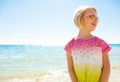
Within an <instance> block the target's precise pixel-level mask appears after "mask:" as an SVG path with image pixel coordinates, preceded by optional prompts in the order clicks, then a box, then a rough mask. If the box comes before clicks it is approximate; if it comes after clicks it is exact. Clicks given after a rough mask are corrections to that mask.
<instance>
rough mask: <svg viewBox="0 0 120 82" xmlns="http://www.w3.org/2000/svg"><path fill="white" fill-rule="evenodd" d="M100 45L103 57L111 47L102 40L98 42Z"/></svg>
mask: <svg viewBox="0 0 120 82" xmlns="http://www.w3.org/2000/svg"><path fill="white" fill-rule="evenodd" d="M100 45H101V47H102V54H103V55H104V54H106V53H107V52H109V51H110V50H111V47H110V46H109V45H108V44H107V43H106V42H105V41H104V40H100Z"/></svg>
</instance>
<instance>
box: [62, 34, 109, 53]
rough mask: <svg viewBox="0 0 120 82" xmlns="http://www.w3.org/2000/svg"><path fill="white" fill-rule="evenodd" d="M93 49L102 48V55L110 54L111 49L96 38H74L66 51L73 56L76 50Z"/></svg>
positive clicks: (66, 47)
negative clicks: (73, 51)
mask: <svg viewBox="0 0 120 82" xmlns="http://www.w3.org/2000/svg"><path fill="white" fill-rule="evenodd" d="M92 47H100V48H101V52H102V55H104V54H105V53H107V52H109V51H110V49H111V47H110V46H109V45H108V44H107V43H106V42H105V41H104V40H102V39H100V38H98V37H96V36H94V37H92V38H90V39H85V40H84V39H76V38H73V39H72V40H70V41H69V42H68V43H67V45H66V46H65V47H64V49H65V50H66V52H67V53H69V54H72V50H73V49H75V48H83V50H86V49H87V48H92Z"/></svg>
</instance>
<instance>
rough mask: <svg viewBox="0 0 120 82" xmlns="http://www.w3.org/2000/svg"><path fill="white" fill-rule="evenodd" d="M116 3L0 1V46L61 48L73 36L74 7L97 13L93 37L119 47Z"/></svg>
mask: <svg viewBox="0 0 120 82" xmlns="http://www.w3.org/2000/svg"><path fill="white" fill-rule="evenodd" d="M119 2H120V1H119V0H0V44H33V45H34V44H36V45H38V44H39V45H65V44H66V43H67V42H68V41H69V40H71V39H72V38H73V37H75V36H77V33H78V29H77V28H76V26H75V25H74V23H73V12H74V10H75V9H76V8H77V7H78V6H82V5H89V6H93V7H95V8H96V9H97V13H98V17H99V23H98V25H97V28H96V30H95V31H94V32H92V34H93V35H96V36H98V37H100V38H102V39H104V40H105V41H106V42H107V43H110V44H113V43H120V22H119V21H120V15H119V14H120V11H119V9H120V5H119Z"/></svg>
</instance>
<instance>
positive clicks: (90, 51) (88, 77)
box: [64, 36, 111, 82]
mask: <svg viewBox="0 0 120 82" xmlns="http://www.w3.org/2000/svg"><path fill="white" fill-rule="evenodd" d="M64 49H65V50H66V52H67V53H69V54H70V55H71V56H72V58H73V64H74V70H75V73H76V76H77V78H78V82H100V76H101V72H102V55H104V54H105V53H107V52H108V51H110V49H111V47H110V46H109V45H108V44H107V43H106V42H105V41H104V40H102V39H100V38H98V37H96V36H94V37H92V38H90V39H85V40H83V39H76V38H73V39H72V40H71V41H70V42H68V44H67V45H66V46H65V48H64Z"/></svg>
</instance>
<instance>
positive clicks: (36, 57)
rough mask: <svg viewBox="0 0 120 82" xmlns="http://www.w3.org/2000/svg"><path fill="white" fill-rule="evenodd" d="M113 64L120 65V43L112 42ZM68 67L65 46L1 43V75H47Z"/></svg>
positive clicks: (111, 56) (111, 57)
mask: <svg viewBox="0 0 120 82" xmlns="http://www.w3.org/2000/svg"><path fill="white" fill-rule="evenodd" d="M110 46H111V47H112V50H111V52H110V61H111V65H112V66H120V44H111V45H110ZM62 69H63V70H64V69H67V64H66V56H65V51H64V49H63V46H33V45H0V77H1V78H3V77H15V76H17V75H32V74H39V75H41V76H42V75H45V74H48V73H49V72H54V71H58V70H62Z"/></svg>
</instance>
